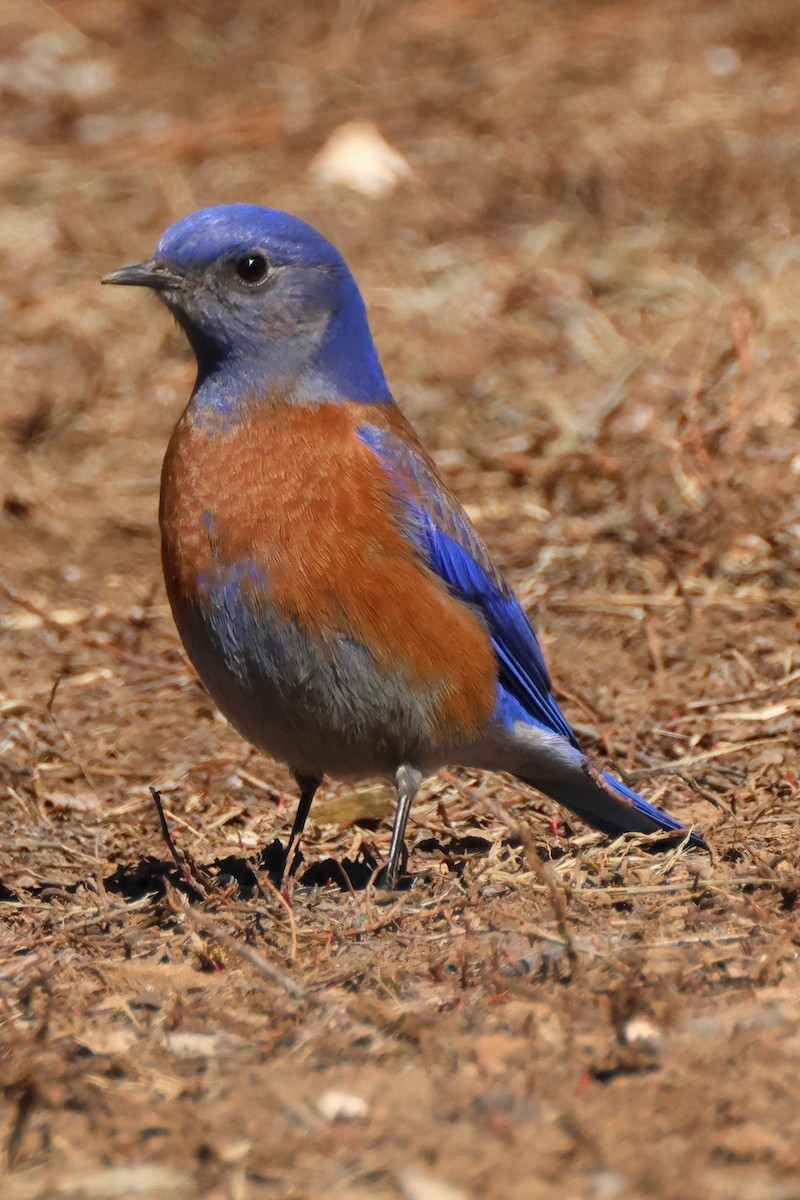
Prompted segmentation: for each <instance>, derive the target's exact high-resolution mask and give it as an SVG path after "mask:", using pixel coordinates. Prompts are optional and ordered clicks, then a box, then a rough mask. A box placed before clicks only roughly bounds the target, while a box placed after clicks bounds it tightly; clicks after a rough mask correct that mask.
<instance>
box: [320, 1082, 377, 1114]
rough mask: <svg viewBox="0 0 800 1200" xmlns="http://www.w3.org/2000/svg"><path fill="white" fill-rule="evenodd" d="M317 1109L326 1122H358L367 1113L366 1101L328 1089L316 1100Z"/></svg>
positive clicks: (347, 1093)
mask: <svg viewBox="0 0 800 1200" xmlns="http://www.w3.org/2000/svg"><path fill="white" fill-rule="evenodd" d="M317 1108H318V1109H319V1111H320V1112H321V1113H322V1115H323V1117H324V1118H325V1120H326V1121H359V1120H363V1118H364V1117H366V1115H367V1113H368V1112H369V1107H368V1105H367V1102H366V1100H362V1098H361V1096H355V1095H353V1093H352V1092H340V1091H338V1090H337V1089H336V1088H328V1089H327V1090H326V1091H324V1092H323V1093H322V1094H321V1096H319V1098H318V1099H317Z"/></svg>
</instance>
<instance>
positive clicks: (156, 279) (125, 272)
mask: <svg viewBox="0 0 800 1200" xmlns="http://www.w3.org/2000/svg"><path fill="white" fill-rule="evenodd" d="M100 282H101V283H122V284H126V285H127V286H128V287H149V288H155V290H156V291H157V292H163V291H167V290H168V289H169V288H177V287H181V286H182V284H183V276H182V275H178V274H177V272H176V271H174V270H172V269H171V268H170V267H169V266H167V264H166V263H163V262H158V261H157V259H155V258H151V259H149V260H148V261H147V262H141V263H133V264H132V265H131V266H130V267H120V268H119V270H118V271H112V272H111V274H110V275H104V276H103V278H102V279H101V280H100Z"/></svg>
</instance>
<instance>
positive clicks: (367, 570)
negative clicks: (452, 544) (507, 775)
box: [161, 403, 496, 743]
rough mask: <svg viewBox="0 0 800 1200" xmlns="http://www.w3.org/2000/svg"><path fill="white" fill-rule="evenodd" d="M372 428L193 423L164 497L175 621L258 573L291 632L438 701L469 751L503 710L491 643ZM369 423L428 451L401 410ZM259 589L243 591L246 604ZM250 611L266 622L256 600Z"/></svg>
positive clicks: (176, 444) (301, 414)
mask: <svg viewBox="0 0 800 1200" xmlns="http://www.w3.org/2000/svg"><path fill="white" fill-rule="evenodd" d="M376 414H377V415H376ZM363 419H364V409H363V406H359V405H342V404H328V405H322V406H320V407H318V408H308V407H299V406H297V407H296V406H292V405H289V404H286V403H271V404H253V406H252V407H251V409H250V410H249V412H248V413H247V414H246V416H245V417H244V418H243V419H242V420H241V421H240V422H239V423H238V424H236V425H235V426H233V427H232V428H229V429H227V430H217V431H215V432H213V433H212V432H209V430H208V427H207V426H203V425H200V424H197V423H196V422H195V421H194V420H193V418H192V415H191V413H190V412H187V413H186V414H184V416H183V418H182V419H181V421H180V422H179V423H178V426H177V427H176V429H175V432H174V434H173V436H172V439H171V441H170V444H169V447H168V450H167V455H166V458H165V461H164V469H163V475H162V490H161V531H162V554H163V563H164V573H165V578H166V583H167V590H168V594H169V598H170V602H171V604H172V607H173V611H174V613H175V617H176V621H177V623H178V625H179V627H180V624H181V619H182V614H185V612H186V607H187V606H191V605H192V604H195V603H197V602H198V597H199V593H200V592H202V589H203V586H204V585H207V583H208V582H212V583H213V581H214V579H215V577H221V575H222V573H224V572H225V570H226V568H230V567H231V566H232V565H234V564H237V563H245V562H253V563H255V564H256V566H257V567H258V568H259V569H260V572H259V573H260V574H262V576H263V577H264V578H265V579H266V580H267V581H268V583H267V587H268V595H267V596H266V597H264V598H265V599H268V600H269V602H270V603H271V604H272V605H274V606H275V607H276V608H277V609H278V611H279V612H280V613H282V614H283V615H284V616H285V618H286V619H287V620H294V621H295V622H297V624H298V625H299V626H300V627H301V628H302V629H303V630H304V631H306V632H307V633H309V634H313V635H316V636H319V637H320V638H323V639H324V638H326V637H329V636H330V635H331V634H332V633H333V632H337V631H338V632H344V633H346V634H347V635H348V636H350V637H352V638H354V639H355V640H357V641H358V642H360V643H361V644H363V645H364V646H366V647H368V648H369V650H370V652H371V654H372V656H373V658H374V660H375V662H376V664H377V666H378V669H379V670H380V671H383V672H385V673H386V675H387V676H388V675H389V674H393V675H395V676H396V675H397V673H398V672H399V673H400V675H401V676H402V677H403V678H405V679H406V680H407V683H408V686H409V687H410V688H424V689H429V690H435V691H436V692H437V693H438V694H439V696H440V699H439V700H438V701H437V711H436V714H435V720H436V724H437V726H438V727H439V731H440V736H441V737H442V739H443V740H444V741H445V742H447V743H456V742H468V741H469V740H470V739H471V738H473V737H475V736H476V735H477V734H478V733H479V731H480V730H481V728H482V727H483V726H484V724H485V723H486V721H487V720H488V719H489V717H490V714H491V712H492V709H493V707H494V703H495V681H496V664H495V659H494V654H493V651H492V647H491V642H490V639H489V636H488V633H487V631H486V629H485V627H484V625H483V624H482V622H481V621H480V620H479V618H478V617H477V616H476V615H475V614H474V613H473V612H472V611H471V610H470V609H469V608H468V607H467V606H466V605H464V604H462V603H460V602H459V601H458V600H456V599H455V598H454V597H453V596H451V595H450V594H449V592H448V591H447V588H446V587H445V585H444V584H443V583H442V581H441V580H439V579H438V578H437V577H436V576H435V575H434V574H433V573H432V572H431V571H430V570H429V569H428V568H427V567H426V566H425V564H424V563H423V562H422V561H421V559H420V557H419V555H418V554H417V552H416V551H415V549H414V547H413V546H412V544H411V543H410V542H409V540H408V538H407V537H406V536H405V535H404V534H403V531H402V528H401V525H400V521H399V513H398V509H397V502H396V500H395V499H393V497H392V495H391V493H390V490H389V484H388V481H387V480H386V478H385V476H384V475H383V473H382V471H381V468H380V465H379V464H378V462H377V460H376V458H375V456H374V454H373V453H372V452H371V451H370V450H369V448H368V447H367V446H365V445H364V443H363V442H362V441H361V439H360V438H359V437H358V436H357V434H356V432H355V428H356V425H357V423H358V422H359V421H361V420H363ZM369 420H370V422H372V423H378V422H380V423H382V424H384V425H385V426H387V427H391V428H392V429H393V431H394V432H400V433H402V434H403V435H404V436H406V437H408V438H409V439H410V440H413V443H414V444H415V446H418V443H417V441H416V436H415V435H414V434H413V431H411V429H410V427H408V426H407V425H406V423H405V421H404V419H403V418H402V416H401V415H400V414H399V412H398V411H397V410H394V409H385V408H370V410H369ZM256 586H257V585H256V584H255V583H252V582H248V581H247V579H244V580H243V581H242V584H241V587H242V591H243V593H244V595H245V597H246V594H247V589H248V588H253V589H255V587H256ZM251 602H252V605H253V607H254V610H255V611H257V608H258V602H259V597H258V596H257V595H255V594H253V595H252V596H251Z"/></svg>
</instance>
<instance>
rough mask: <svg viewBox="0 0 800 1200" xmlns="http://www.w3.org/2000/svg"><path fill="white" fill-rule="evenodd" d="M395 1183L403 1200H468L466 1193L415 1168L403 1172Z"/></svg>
mask: <svg viewBox="0 0 800 1200" xmlns="http://www.w3.org/2000/svg"><path fill="white" fill-rule="evenodd" d="M397 1182H398V1183H399V1184H400V1191H401V1192H402V1194H403V1196H404V1198H405V1200H469V1197H468V1196H467V1193H466V1192H463V1191H462V1190H461V1188H457V1187H453V1185H452V1184H451V1183H445V1182H444V1181H443V1180H442V1179H435V1178H434V1177H433V1175H427V1174H426V1173H425V1172H424V1171H418V1170H417V1168H416V1167H409V1168H408V1169H407V1170H405V1171H403V1173H402V1175H400V1177H399V1178H398V1180H397Z"/></svg>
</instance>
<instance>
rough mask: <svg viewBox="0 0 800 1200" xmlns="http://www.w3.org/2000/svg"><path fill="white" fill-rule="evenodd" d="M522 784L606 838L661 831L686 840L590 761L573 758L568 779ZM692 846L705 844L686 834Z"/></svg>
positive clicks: (679, 828) (670, 821)
mask: <svg viewBox="0 0 800 1200" xmlns="http://www.w3.org/2000/svg"><path fill="white" fill-rule="evenodd" d="M520 778H521V779H523V782H525V783H528V784H530V785H531V786H532V787H535V788H536V789H537V790H538V791H540V792H544V794H545V795H546V796H549V797H550V798H551V799H552V800H557V801H558V803H559V804H563V805H564V807H565V808H568V809H569V810H570V811H571V812H574V813H575V814H576V816H579V817H580V818H581V819H582V820H584V821H586V823H587V824H588V825H591V826H593V827H594V828H595V829H599V830H600V831H601V833H605V834H608V836H609V837H618V836H619V835H620V834H621V833H658V832H659V831H660V830H665V831H667V832H671V833H675V834H677V835H679V837H678V839H676V840H679V839H680V837H685V836H686V834H687V832H688V831H687V830H686V828H685V826H683V825H681V823H680V821H676V820H675V818H674V817H671V816H670V815H669V814H668V813H665V812H662V811H661V809H660V808H656V807H655V805H654V804H648V802H647V800H644V799H643V798H642V797H641V796H640V795H638V793H637V792H634V791H633V790H632V789H631V788H629V787H627V786H626V784H624V783H623V782H622V781H621V780H619V779H615V778H614V776H613V775H609V773H608V772H607V771H601V770H599V768H597V767H595V766H594V764H593V763H592V762H591V760H590V759H588V758H584V757H583V756H581V757H580V758H579V757H578V755H576V768H575V771H574V773H573V774H572V775H571V776H570V777H569V778H562V779H557V780H552V779H534V778H530V777H524V776H520ZM689 841H690V842H691V844H692V845H694V846H701V847H703V848H705V846H706V844H705V842H704V841H703V839H702V838H701V837H700V835H699V834H697V833H691V834H689Z"/></svg>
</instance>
